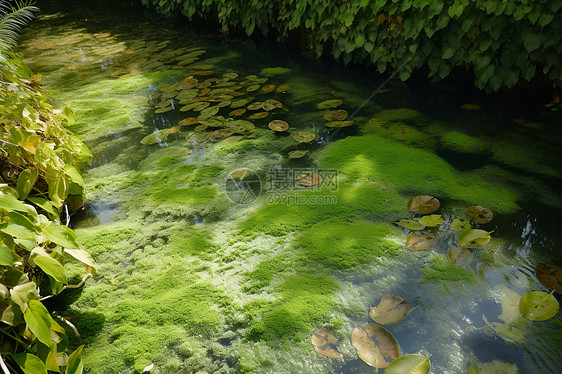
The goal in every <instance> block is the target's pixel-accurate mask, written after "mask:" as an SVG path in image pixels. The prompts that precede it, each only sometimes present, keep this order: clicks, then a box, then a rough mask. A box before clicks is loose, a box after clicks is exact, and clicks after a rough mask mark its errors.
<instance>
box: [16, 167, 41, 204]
mask: <svg viewBox="0 0 562 374" xmlns="http://www.w3.org/2000/svg"><path fill="white" fill-rule="evenodd" d="M38 176H39V171H38V170H37V169H25V170H24V171H22V172H21V173H20V175H19V177H18V183H17V187H18V196H19V198H20V200H25V198H26V197H27V195H29V193H30V192H31V189H32V188H33V186H34V185H35V182H37V177H38Z"/></svg>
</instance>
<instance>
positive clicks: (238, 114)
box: [228, 108, 246, 117]
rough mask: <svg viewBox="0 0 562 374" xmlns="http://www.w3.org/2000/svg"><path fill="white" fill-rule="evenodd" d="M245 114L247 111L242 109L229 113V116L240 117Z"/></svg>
mask: <svg viewBox="0 0 562 374" xmlns="http://www.w3.org/2000/svg"><path fill="white" fill-rule="evenodd" d="M244 113H246V109H244V108H242V109H235V110H233V111H232V112H230V113H228V115H229V116H231V117H238V116H241V115H242V114H244Z"/></svg>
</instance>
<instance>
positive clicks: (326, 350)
mask: <svg viewBox="0 0 562 374" xmlns="http://www.w3.org/2000/svg"><path fill="white" fill-rule="evenodd" d="M337 341H338V339H337V338H336V337H335V336H334V332H333V331H332V330H328V329H324V328H321V329H318V330H316V331H314V333H313V334H312V345H313V346H314V350H315V351H316V352H317V353H319V354H321V355H323V356H326V357H330V358H343V355H342V354H341V353H340V352H339V351H338V347H337V346H336V343H337Z"/></svg>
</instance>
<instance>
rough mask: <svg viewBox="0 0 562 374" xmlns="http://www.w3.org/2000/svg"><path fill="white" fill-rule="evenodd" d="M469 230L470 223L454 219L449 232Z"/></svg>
mask: <svg viewBox="0 0 562 374" xmlns="http://www.w3.org/2000/svg"><path fill="white" fill-rule="evenodd" d="M469 228H470V221H461V220H460V219H458V218H455V219H454V220H453V222H452V223H451V231H463V230H467V229H469Z"/></svg>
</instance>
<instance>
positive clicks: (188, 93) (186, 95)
mask: <svg viewBox="0 0 562 374" xmlns="http://www.w3.org/2000/svg"><path fill="white" fill-rule="evenodd" d="M197 95H199V90H198V89H197V88H190V89H187V90H183V91H180V93H178V94H177V95H176V100H179V101H181V100H186V99H193V98H194V97H196V96H197Z"/></svg>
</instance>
